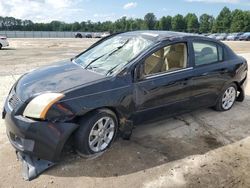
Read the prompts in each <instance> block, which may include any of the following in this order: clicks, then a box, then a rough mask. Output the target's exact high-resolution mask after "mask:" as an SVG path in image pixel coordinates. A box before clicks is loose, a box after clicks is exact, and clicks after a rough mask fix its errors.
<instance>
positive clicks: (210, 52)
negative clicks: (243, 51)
mask: <svg viewBox="0 0 250 188" xmlns="http://www.w3.org/2000/svg"><path fill="white" fill-rule="evenodd" d="M193 47H194V53H195V65H196V66H199V65H204V64H210V63H215V62H219V61H222V60H223V50H222V47H221V46H219V45H217V44H215V43H212V42H194V43H193Z"/></svg>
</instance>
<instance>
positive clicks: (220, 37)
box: [215, 33, 228, 40]
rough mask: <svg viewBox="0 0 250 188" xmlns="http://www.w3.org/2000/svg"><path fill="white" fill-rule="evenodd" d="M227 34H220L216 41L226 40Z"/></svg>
mask: <svg viewBox="0 0 250 188" xmlns="http://www.w3.org/2000/svg"><path fill="white" fill-rule="evenodd" d="M227 35H228V34H227V33H221V34H219V35H217V36H216V37H215V39H216V40H226V38H227Z"/></svg>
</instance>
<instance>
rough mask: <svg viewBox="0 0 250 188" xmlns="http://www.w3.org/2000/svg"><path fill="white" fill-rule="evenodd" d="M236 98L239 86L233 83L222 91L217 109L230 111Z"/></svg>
mask: <svg viewBox="0 0 250 188" xmlns="http://www.w3.org/2000/svg"><path fill="white" fill-rule="evenodd" d="M236 98H237V86H236V84H234V83H232V84H230V85H228V86H227V87H226V89H224V90H223V91H222V92H221V94H220V96H219V98H218V100H217V103H216V105H215V107H214V109H215V110H217V111H228V110H230V109H231V108H232V107H233V105H234V103H235V101H236Z"/></svg>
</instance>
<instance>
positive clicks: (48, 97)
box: [23, 93, 64, 119]
mask: <svg viewBox="0 0 250 188" xmlns="http://www.w3.org/2000/svg"><path fill="white" fill-rule="evenodd" d="M62 97H64V95H63V94H61V93H44V94H41V95H39V96H37V97H35V98H34V99H32V100H31V101H30V102H29V104H28V105H27V106H26V108H25V110H24V112H23V115H24V116H25V117H31V118H38V119H45V117H46V113H47V112H48V110H49V109H50V107H51V106H52V105H53V104H54V103H55V102H57V101H58V100H60V99H61V98H62Z"/></svg>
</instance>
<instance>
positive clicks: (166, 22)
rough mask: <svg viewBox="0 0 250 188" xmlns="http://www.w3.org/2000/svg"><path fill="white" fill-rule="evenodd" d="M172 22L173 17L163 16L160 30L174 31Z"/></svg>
mask: <svg viewBox="0 0 250 188" xmlns="http://www.w3.org/2000/svg"><path fill="white" fill-rule="evenodd" d="M171 21H172V17H171V16H167V17H165V16H163V17H162V18H161V19H160V23H159V24H160V29H161V30H166V31H170V30H171V29H172V25H171Z"/></svg>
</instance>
